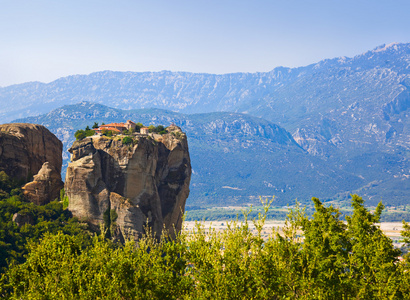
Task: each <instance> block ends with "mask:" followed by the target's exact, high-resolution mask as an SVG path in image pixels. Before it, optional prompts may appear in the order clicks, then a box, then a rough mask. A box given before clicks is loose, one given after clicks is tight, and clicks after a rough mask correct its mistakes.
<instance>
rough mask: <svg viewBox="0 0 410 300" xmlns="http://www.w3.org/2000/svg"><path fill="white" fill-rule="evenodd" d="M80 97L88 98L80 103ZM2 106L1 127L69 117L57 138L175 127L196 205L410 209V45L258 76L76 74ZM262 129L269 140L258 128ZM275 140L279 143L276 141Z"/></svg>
mask: <svg viewBox="0 0 410 300" xmlns="http://www.w3.org/2000/svg"><path fill="white" fill-rule="evenodd" d="M82 101H87V102H83V103H82V104H78V103H79V102H82ZM0 103H1V110H0V120H1V121H2V122H8V121H12V120H14V119H16V118H22V117H27V116H34V115H37V116H38V115H40V114H45V115H43V116H38V117H37V119H36V118H26V119H25V120H32V121H33V122H34V121H35V122H38V123H40V124H43V125H46V126H47V124H44V123H41V122H48V121H46V119H41V118H46V116H47V115H48V116H49V117H50V120H51V117H52V116H53V114H55V115H56V116H55V118H60V119H58V120H61V122H62V119H64V118H66V119H67V120H71V121H70V122H71V125H70V124H68V123H64V124H65V125H64V126H63V125H61V126H60V127H58V128H57V127H56V128H55V129H53V128H51V130H52V131H53V130H54V132H55V133H57V135H58V136H59V137H60V138H62V139H63V142H64V141H67V142H68V140H69V138H70V137H69V136H70V135H71V136H72V132H71V131H69V130H68V129H67V128H72V130H75V129H78V128H80V127H79V126H80V125H81V126H83V125H84V124H85V123H86V122H88V124H89V125H90V123H91V121H92V120H94V119H95V120H97V119H98V120H101V121H102V120H105V121H107V122H108V121H111V120H112V121H115V120H124V118H125V117H126V116H127V115H130V116H131V115H132V116H133V117H135V119H137V117H138V118H141V120H143V121H144V123H154V124H159V123H163V124H165V123H167V122H168V121H171V122H175V123H176V124H177V125H181V126H182V129H183V130H184V131H186V132H187V134H188V137H189V143H190V147H191V148H192V149H191V155H192V156H193V160H192V166H193V171H194V174H193V176H192V195H193V196H192V197H193V198H192V199H198V200H195V201H200V202H201V201H202V200H200V197H202V196H203V197H205V198H203V199H206V197H210V196H209V195H214V196H213V198H212V199H216V198H215V195H221V197H227V198H230V197H231V198H232V199H239V198H241V197H242V198H241V199H242V200H241V201H245V200H244V199H245V198H247V199H249V197H250V196H251V195H250V194H253V195H258V194H260V195H261V194H262V195H271V194H275V195H277V196H278V198H282V197H283V194H286V193H288V195H289V197H298V198H299V197H302V198H304V197H308V196H309V195H311V192H312V193H314V192H315V193H316V195H317V196H321V197H325V198H328V199H341V198H345V197H346V195H347V194H348V193H349V192H358V193H360V194H361V195H363V196H364V197H367V198H368V199H370V201H371V202H372V201H373V202H377V201H379V200H381V199H383V200H384V201H385V202H387V203H392V204H399V203H408V197H409V193H410V185H409V182H410V180H409V178H410V164H409V157H410V152H409V147H410V144H409V143H410V136H409V131H410V130H409V129H410V128H409V125H410V124H409V121H408V120H409V118H408V113H409V108H410V44H390V45H382V46H380V47H377V48H375V49H373V50H371V51H367V52H365V53H363V54H361V55H357V56H355V57H353V58H347V57H339V58H334V59H327V60H323V61H320V62H318V63H316V64H312V65H309V66H305V67H300V68H293V69H290V68H284V67H279V68H275V69H274V70H272V71H271V72H266V73H235V74H225V75H214V74H196V73H186V72H169V71H163V72H144V73H133V72H112V71H104V72H98V73H93V74H90V75H75V76H69V77H65V78H60V79H58V80H56V81H53V82H51V83H47V84H46V83H39V82H30V83H25V84H20V85H13V86H9V87H4V88H0ZM92 103H100V104H105V105H107V106H109V107H112V108H102V107H95V106H94V112H90V113H89V114H90V115H87V114H82V112H81V111H77V110H76V107H81V106H82V107H90V106H93V105H95V104H92ZM63 105H74V106H65V108H64V107H62V106H63ZM147 108H149V109H148V110H147ZM100 109H101V111H102V112H103V113H104V114H105V115H104V116H101V115H100V112H99V110H100ZM130 109H131V110H130ZM135 109H143V110H142V111H135ZM156 109H167V111H159V110H156ZM52 110H53V111H52ZM51 111H52V112H51ZM144 115H145V116H146V117H147V119H144V117H142V116H144ZM116 116H118V118H116ZM105 117H107V118H105ZM110 118H111V119H110ZM36 120H37V121H36ZM56 120H57V119H56ZM50 122H51V123H50V125H54V126H58V124H54V123H53V122H52V121H50ZM61 124H62V123H61ZM76 124H78V125H76ZM263 124H264V125H263ZM268 124H269V125H268ZM263 126H265V128H268V127H269V128H271V131H272V132H275V133H276V135H275V136H272V135H269V134H267V133H266V132H265V133H263V134H261V133H258V132H259V130H258V128H260V127H263ZM273 128H277V131H274V130H273ZM70 130H71V129H70ZM275 130H276V129H275ZM268 131H269V130H268ZM268 131H267V132H268ZM269 132H270V131H269ZM211 133H212V134H211ZM279 133H280V134H279ZM266 134H267V135H266ZM279 136H281V138H279V140H282V139H283V140H286V139H285V136H286V137H287V139H288V140H287V142H286V143H284V142H281V143H280V142H278V140H277V138H278V137H279ZM196 144H197V145H198V146H196ZM195 149H197V150H195ZM278 149H280V151H279V150H278ZM194 150H195V151H194ZM198 151H199V152H198ZM285 153H289V154H286V155H291V156H286V155H285ZM290 153H291V154H290ZM196 155H197V156H198V157H197V158H195V156H196ZM292 155H294V156H292ZM302 158H303V159H302ZM201 160H203V161H205V162H203V163H202V165H201ZM195 161H197V163H196V164H197V167H196V166H195ZM286 161H288V162H289V165H294V166H292V167H289V166H287V163H286ZM228 163H229V165H225V164H228ZM233 166H236V167H235V168H237V169H235V168H234V167H233ZM286 166H287V168H286ZM307 166H313V167H311V169H312V170H315V172H316V175H312V174H310V173H309V171H308V168H307ZM218 167H220V168H221V170H222V171H224V172H223V173H224V174H222V173H218V172H217V171H216V169H217V168H218ZM315 168H316V169H315ZM266 169H270V171H269V172H268V171H265V170H266ZM284 169H286V172H285V173H282V175H281V174H280V172H284V171H283V170H284ZM274 170H277V172H278V174H276V173H275V172H274ZM309 170H310V169H309ZM195 172H197V175H195ZM298 172H299V173H301V175H300V176H299V177H298V176H296V175H295V174H298ZM315 172H313V173H315ZM318 173H321V174H322V175H318ZM204 174H209V176H208V177H209V178H207V177H206V176H205V175H204ZM195 176H197V178H202V179H203V180H202V179H201V180H199V179H198V181H196V179H195ZM303 176H305V178H306V179H301V178H303ZM232 178H235V180H234V179H232ZM252 178H253V180H251V179H252ZM313 178H316V179H313ZM320 179H322V180H320ZM207 180H208V181H207ZM265 181H266V183H264V182H265ZM304 181H306V182H305V183H303V182H304ZM213 182H218V184H219V186H220V187H219V188H216V186H218V184H214V183H213ZM295 182H297V184H296V183H295ZM309 182H310V184H309ZM279 183H280V184H279ZM319 185H320V186H321V187H322V189H323V192H320V189H321V188H320V187H319ZM210 186H212V188H211V187H210ZM263 186H265V187H263ZM222 187H225V188H222ZM296 189H299V190H298V192H290V193H289V191H295V190H296ZM194 190H195V192H194ZM282 190H283V191H286V192H281V191H282ZM196 191H198V194H197V195H196V194H195V193H197V192H196ZM244 191H247V192H244ZM250 191H252V192H250ZM279 191H280V192H279ZM206 194H207V195H206ZM195 195H196V196H195ZM313 196H315V195H313ZM238 197H239V198H238ZM286 198H287V197H286ZM209 199H211V198H209ZM188 201H189V200H188ZM204 201H205V200H204ZM209 201H211V200H209ZM212 201H213V200H212ZM232 201H233V202H235V201H238V200H235V201H234V200H232ZM278 201H282V200H278ZM283 201H285V200H283ZM286 201H287V200H286Z"/></svg>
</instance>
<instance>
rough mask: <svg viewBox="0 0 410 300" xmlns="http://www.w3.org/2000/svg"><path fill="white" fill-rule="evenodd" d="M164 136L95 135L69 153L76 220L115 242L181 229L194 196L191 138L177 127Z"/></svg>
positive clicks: (69, 191) (69, 192)
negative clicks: (147, 231) (127, 140)
mask: <svg viewBox="0 0 410 300" xmlns="http://www.w3.org/2000/svg"><path fill="white" fill-rule="evenodd" d="M167 131H168V133H166V134H164V135H156V134H154V135H150V136H146V135H139V134H136V135H135V136H134V137H133V143H132V144H128V145H125V144H123V143H122V140H121V137H120V136H117V137H113V138H108V137H104V136H93V137H90V138H86V139H83V140H81V141H76V142H74V144H73V146H72V147H71V148H70V149H69V151H70V153H71V163H70V164H69V166H68V169H67V175H66V181H65V191H66V194H67V196H68V198H69V210H70V211H71V212H72V213H73V215H74V216H76V217H78V218H80V219H82V220H84V221H87V222H88V223H89V224H90V225H92V226H94V227H96V228H98V227H99V226H100V225H101V224H105V225H107V226H109V227H110V228H111V230H112V231H113V232H115V237H116V238H119V239H121V240H123V239H124V238H126V237H133V238H135V239H137V238H138V236H140V234H141V233H143V232H144V226H145V225H146V224H148V225H149V226H150V228H151V230H152V231H153V232H154V233H155V235H156V237H159V236H160V235H161V232H162V230H163V229H164V228H165V229H166V230H168V231H169V232H170V233H171V234H174V233H175V232H174V228H175V230H176V231H179V230H180V229H181V225H182V215H183V212H184V208H185V201H186V199H187V197H188V194H189V182H190V178H191V163H190V158H189V152H188V143H187V138H186V135H185V134H184V133H182V132H181V130H180V128H179V127H177V126H170V127H168V128H167Z"/></svg>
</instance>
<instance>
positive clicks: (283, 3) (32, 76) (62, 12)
mask: <svg viewBox="0 0 410 300" xmlns="http://www.w3.org/2000/svg"><path fill="white" fill-rule="evenodd" d="M409 11H410V1H409V0H385V1H381V0H354V1H352V0H343V1H341V0H317V1H314V0H249V1H243V0H235V1H231V0H206V1H205V0H145V1H139V0H129V1H128V0H116V1H114V0H112V1H106V0H81V1H77V0H69V1H56V0H44V1H38V0H30V1H28V0H25V1H22V0H0V87H5V86H8V85H12V84H18V83H23V82H28V81H40V82H51V81H53V80H56V79H58V78H60V77H64V76H68V75H75V74H89V73H92V72H98V71H103V70H112V71H134V72H144V71H162V70H170V71H188V72H197V73H215V74H224V73H234V72H266V71H270V70H272V69H274V68H275V67H278V66H285V67H299V66H305V65H309V64H312V63H316V62H318V61H320V60H322V59H326V58H334V57H339V56H348V57H352V56H355V55H358V54H361V53H363V52H365V51H368V50H371V49H374V48H375V47H377V46H379V45H381V44H389V43H392V42H400V43H409V42H410V18H409V17H408V12H409Z"/></svg>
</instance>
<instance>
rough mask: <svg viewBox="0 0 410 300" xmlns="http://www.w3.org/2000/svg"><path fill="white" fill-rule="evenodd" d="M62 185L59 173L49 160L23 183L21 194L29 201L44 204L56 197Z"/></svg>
mask: <svg viewBox="0 0 410 300" xmlns="http://www.w3.org/2000/svg"><path fill="white" fill-rule="evenodd" d="M63 187H64V184H63V182H62V181H61V174H60V173H59V172H58V171H57V170H56V169H55V168H53V166H51V164H50V163H49V162H45V163H44V164H43V166H42V167H41V169H40V171H39V172H38V173H37V175H34V180H33V181H32V182H29V183H27V184H26V185H24V187H23V194H24V195H25V197H26V198H27V199H28V200H29V201H30V202H33V203H35V204H37V205H44V204H47V203H48V202H50V201H51V200H54V199H56V198H58V197H59V195H60V190H61V189H62V188H63Z"/></svg>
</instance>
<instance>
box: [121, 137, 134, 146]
mask: <svg viewBox="0 0 410 300" xmlns="http://www.w3.org/2000/svg"><path fill="white" fill-rule="evenodd" d="M132 142H133V140H132V138H131V137H129V136H126V137H124V138H123V139H122V143H123V144H124V145H129V144H132Z"/></svg>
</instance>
